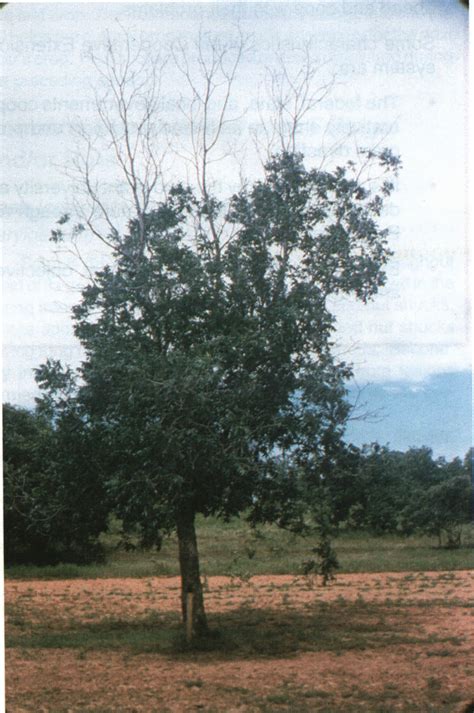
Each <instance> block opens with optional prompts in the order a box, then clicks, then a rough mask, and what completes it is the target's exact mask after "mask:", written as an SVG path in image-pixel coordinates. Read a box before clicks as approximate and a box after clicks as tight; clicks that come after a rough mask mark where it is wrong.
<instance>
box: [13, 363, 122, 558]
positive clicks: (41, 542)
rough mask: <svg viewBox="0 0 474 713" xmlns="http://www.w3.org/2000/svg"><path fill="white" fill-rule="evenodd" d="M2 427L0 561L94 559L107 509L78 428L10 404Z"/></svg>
mask: <svg viewBox="0 0 474 713" xmlns="http://www.w3.org/2000/svg"><path fill="white" fill-rule="evenodd" d="M50 366H52V365H50ZM3 426H4V429H3V444H4V448H3V457H4V471H3V472H4V523H5V561H6V563H7V564H40V565H41V564H57V563H58V562H79V563H84V562H89V561H91V560H93V559H97V558H99V557H100V556H101V548H100V545H99V543H98V537H99V535H100V533H101V532H103V531H104V530H105V529H106V525H107V515H108V504H107V502H106V499H105V494H104V490H103V485H102V481H101V479H100V478H99V477H98V473H97V469H96V468H95V466H94V464H93V463H91V451H90V450H89V449H88V448H87V442H86V440H85V438H84V433H83V429H82V427H81V426H80V427H78V423H77V422H75V420H74V419H73V418H72V417H71V415H69V417H68V418H67V419H66V418H60V419H58V420H56V422H55V423H52V422H51V421H50V420H49V418H48V417H47V415H46V413H35V412H32V411H28V410H27V409H21V408H17V407H14V406H11V405H9V404H4V406H3Z"/></svg>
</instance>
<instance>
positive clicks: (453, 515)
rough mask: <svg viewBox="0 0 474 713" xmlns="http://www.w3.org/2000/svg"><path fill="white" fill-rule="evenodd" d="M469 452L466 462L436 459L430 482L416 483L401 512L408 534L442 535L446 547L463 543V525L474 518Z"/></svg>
mask: <svg viewBox="0 0 474 713" xmlns="http://www.w3.org/2000/svg"><path fill="white" fill-rule="evenodd" d="M468 457H469V453H468V454H467V456H466V459H465V463H464V464H463V463H462V462H461V461H460V460H459V459H458V458H455V459H454V460H452V461H451V462H446V461H445V460H444V459H443V458H439V459H437V460H436V461H432V464H433V466H434V471H435V472H434V473H433V475H432V478H431V479H430V482H428V484H427V485H426V484H423V482H421V483H420V482H416V481H413V482H412V487H411V489H410V491H409V492H410V496H411V497H409V498H407V501H406V505H405V507H404V508H403V509H402V511H401V513H400V529H401V530H402V531H403V532H405V533H406V534H411V533H412V532H421V533H424V534H427V535H433V536H436V537H437V538H438V542H439V545H441V544H442V541H443V535H444V536H445V537H446V547H448V548H457V547H459V546H460V545H461V534H462V527H463V525H465V524H467V523H468V522H469V520H470V518H471V517H472V513H471V499H472V484H471V482H470V473H469V472H468V471H467V468H466V465H467V462H468Z"/></svg>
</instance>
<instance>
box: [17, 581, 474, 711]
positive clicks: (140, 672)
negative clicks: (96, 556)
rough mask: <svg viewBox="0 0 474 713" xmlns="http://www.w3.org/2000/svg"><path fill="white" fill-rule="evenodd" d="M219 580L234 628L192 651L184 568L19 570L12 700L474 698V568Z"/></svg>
mask: <svg viewBox="0 0 474 713" xmlns="http://www.w3.org/2000/svg"><path fill="white" fill-rule="evenodd" d="M205 586H206V589H207V592H206V604H207V610H208V616H209V620H210V624H211V626H212V625H213V624H214V625H216V626H217V627H218V628H219V629H220V628H224V630H225V631H226V632H227V634H226V635H227V636H228V639H224V643H223V644H222V645H221V647H220V648H217V649H214V650H207V651H183V650H182V649H179V648H176V647H175V648H173V644H172V645H171V648H170V647H169V646H168V648H167V645H166V641H168V643H169V640H170V639H169V636H168V639H166V637H165V639H163V636H164V635H165V634H166V632H168V635H170V632H171V633H173V632H174V633H173V636H175V637H176V635H177V634H176V632H177V627H178V619H179V580H178V579H177V578H174V577H168V578H163V577H157V578H146V579H103V580H101V579H96V580H64V581H22V582H20V581H10V582H6V584H5V605H6V633H7V649H6V698H7V711H9V712H11V713H20V712H21V711H35V712H37V713H41V712H43V711H44V712H48V713H49V712H51V713H53V712H55V713H56V712H58V713H59V712H60V711H61V712H66V711H71V712H72V711H74V712H75V711H96V712H99V711H100V712H101V713H107V712H108V711H110V712H112V711H117V712H120V713H122V712H124V713H125V712H127V713H132V712H133V711H137V712H138V711H150V712H151V711H158V712H160V713H161V712H163V713H181V711H183V712H184V711H204V712H205V713H212V712H214V711H215V712H226V713H237V712H239V713H257V712H262V711H263V712H267V713H268V712H269V711H294V712H295V713H299V712H300V711H301V712H307V711H326V712H327V713H331V712H333V711H334V712H336V711H338V712H339V711H343V712H347V713H348V712H349V711H359V712H363V711H367V712H368V711H379V712H380V713H384V712H389V711H405V712H406V713H412V712H415V711H432V712H433V713H443V712H446V713H448V712H457V711H462V710H463V706H464V705H465V704H466V703H467V702H468V701H470V700H471V699H473V698H474V642H473V639H474V636H473V634H474V608H473V604H474V573H473V572H469V571H457V572H444V573H443V572H431V573H430V572H428V573H426V572H425V573H419V574H418V573H396V574H395V573H394V574H390V573H384V574H367V575H339V576H338V577H337V579H336V581H335V582H334V583H332V584H331V585H330V586H328V587H325V588H323V587H321V586H319V585H318V583H317V582H316V580H314V579H310V578H309V579H308V578H306V577H299V578H297V577H291V576H270V577H253V578H252V579H250V580H248V581H242V580H239V579H229V578H228V577H212V578H210V579H209V581H206V582H205ZM124 632H125V633H124ZM120 637H122V638H120ZM160 637H161V638H160ZM229 637H230V638H229ZM155 638H156V640H157V641H161V644H160V646H161V648H160V646H155V647H154V646H153V641H154V639H155ZM163 641H164V644H163ZM150 642H151V644H150ZM162 644H163V645H162Z"/></svg>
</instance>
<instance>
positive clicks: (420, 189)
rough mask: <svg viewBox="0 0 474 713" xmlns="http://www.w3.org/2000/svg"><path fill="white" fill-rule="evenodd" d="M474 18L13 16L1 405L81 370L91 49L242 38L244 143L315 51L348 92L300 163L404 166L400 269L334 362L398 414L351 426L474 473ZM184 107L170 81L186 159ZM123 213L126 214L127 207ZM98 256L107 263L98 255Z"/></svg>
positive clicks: (360, 438)
mask: <svg viewBox="0 0 474 713" xmlns="http://www.w3.org/2000/svg"><path fill="white" fill-rule="evenodd" d="M467 16H468V13H467V11H466V10H465V8H464V7H463V6H462V4H461V3H460V2H456V0H452V1H450V0H441V1H439V2H438V1H436V0H430V1H429V2H426V1H420V0H397V1H396V2H393V1H392V2H378V1H371V2H359V1H358V0H341V1H339V0H326V1H323V2H309V3H245V2H242V3H224V2H214V3H206V4H201V3H186V4H181V3H172V4H165V3H135V4H126V3H124V4H114V3H107V4H105V3H77V4H76V3H71V4H42V3H39V4H15V3H13V4H10V5H8V6H7V7H6V9H4V10H3V11H1V13H0V23H1V26H0V27H1V29H0V32H1V37H0V39H1V45H2V48H3V52H2V57H3V68H2V69H3V72H2V74H3V108H2V138H1V141H2V145H1V146H2V148H1V150H2V162H1V166H2V168H1V169H0V172H1V175H0V183H1V184H2V186H1V196H2V198H1V200H2V215H3V220H2V244H3V264H2V275H3V343H4V348H3V371H4V382H3V400H4V401H9V402H11V403H15V404H19V405H22V406H31V405H33V403H34V397H35V395H36V394H37V391H36V386H35V383H34V378H33V371H32V370H33V368H34V367H35V366H38V365H39V364H40V363H42V362H44V361H45V359H46V358H48V357H52V358H60V359H61V360H63V361H65V362H66V363H70V364H72V365H75V364H77V363H78V362H79V361H80V357H81V353H80V348H79V346H78V344H77V342H76V341H75V339H74V336H73V334H72V327H71V320H70V307H71V305H72V304H74V303H75V302H76V301H77V299H78V294H77V292H74V290H71V289H70V288H69V287H67V286H65V285H64V284H63V282H62V281H61V280H60V279H58V277H57V276H56V275H55V274H54V273H53V272H52V268H51V266H52V259H53V254H52V245H51V243H50V242H49V241H48V236H49V233H50V230H51V228H52V227H54V224H55V222H56V221H57V219H58V218H59V216H60V215H61V214H63V213H64V212H66V211H67V210H68V209H69V208H70V205H71V202H72V199H73V198H74V195H73V194H74V190H75V189H74V187H73V186H72V184H71V181H70V180H69V179H68V178H67V175H65V169H66V168H67V165H68V162H69V161H70V159H71V156H72V154H73V151H74V142H75V134H74V127H75V126H77V125H78V123H79V122H80V123H82V124H84V125H85V126H86V127H87V128H88V129H89V130H90V131H92V132H93V131H94V130H95V127H97V119H96V115H95V111H94V105H93V89H94V87H97V81H98V80H97V76H96V74H95V73H94V70H93V67H92V66H91V63H90V61H89V59H88V54H89V50H90V48H91V46H92V48H93V49H94V50H96V51H100V48H101V47H102V46H103V43H104V38H105V33H106V32H107V31H109V32H110V33H111V35H112V36H113V37H116V36H119V35H120V32H121V30H120V26H122V27H125V28H127V31H128V32H129V33H130V34H131V35H132V36H133V37H136V38H138V37H141V38H142V39H143V38H144V39H145V41H147V42H149V44H150V47H153V48H158V49H160V50H162V51H166V47H167V46H168V45H169V43H170V42H172V41H173V40H176V39H181V40H183V41H184V42H186V43H191V42H192V41H193V39H194V38H195V37H196V36H197V33H198V32H199V30H200V29H201V31H203V32H210V33H212V34H213V35H214V36H217V37H219V38H220V39H221V40H226V41H231V40H232V39H234V38H235V36H236V27H237V25H238V26H239V27H240V29H241V31H242V32H243V33H244V34H245V35H248V36H250V38H251V47H250V49H249V52H248V54H247V55H246V56H245V57H244V60H243V62H242V64H241V67H240V74H239V75H238V78H237V80H236V83H235V87H234V89H235V93H234V95H233V102H234V104H233V106H232V111H234V112H236V115H237V114H238V113H239V112H240V110H241V109H243V110H245V114H244V117H243V118H242V119H241V121H240V122H238V123H237V124H236V125H234V126H236V128H235V129H234V130H233V133H232V132H230V133H229V136H228V139H229V141H233V142H234V143H236V144H237V143H238V142H240V140H241V138H242V137H245V136H246V135H247V133H246V132H247V131H248V129H249V125H250V124H252V123H255V121H256V120H257V118H258V117H257V113H256V108H255V107H256V96H257V95H256V91H257V89H258V86H259V84H260V81H261V80H262V77H263V75H264V70H265V66H268V65H271V63H272V62H273V54H274V51H275V49H276V48H277V47H279V48H280V50H281V51H282V52H283V54H284V56H285V60H286V61H287V62H288V63H289V66H290V68H291V67H295V66H297V62H298V61H299V60H298V57H299V56H300V54H299V52H300V50H301V47H302V44H303V43H304V42H306V41H309V42H310V46H311V52H312V56H314V59H315V61H316V62H317V63H319V64H320V65H321V71H320V76H321V81H324V79H325V78H326V79H327V78H328V77H332V76H334V77H335V85H334V88H333V90H332V92H331V93H330V94H329V95H328V96H327V97H326V98H325V100H324V101H323V102H322V103H321V104H319V105H318V106H317V107H315V109H314V110H313V112H312V113H310V114H309V115H308V116H307V117H306V123H305V124H304V126H303V129H302V133H301V136H300V144H299V146H300V147H301V149H302V150H303V152H304V154H305V157H306V161H307V163H308V164H311V162H313V163H314V162H317V161H318V160H319V157H320V154H321V151H322V150H323V149H324V148H326V147H327V146H328V145H331V143H334V142H337V141H339V143H340V147H339V151H338V154H340V157H341V159H347V158H351V154H352V153H353V152H354V150H355V146H356V144H357V145H359V146H362V147H370V146H373V145H375V144H377V143H379V142H382V144H383V145H388V146H390V147H391V148H392V149H393V150H394V151H395V152H396V153H399V154H400V155H401V157H402V161H403V170H402V172H401V174H400V177H399V179H398V180H397V183H396V191H395V193H394V195H393V197H392V198H391V200H390V202H389V204H388V206H387V210H386V212H385V214H384V220H383V223H384V225H386V226H388V227H389V229H390V246H391V248H392V250H393V251H394V256H393V258H392V259H391V261H390V264H389V266H388V268H387V284H386V286H385V287H384V288H382V290H381V291H380V293H379V294H378V295H377V296H376V299H375V300H374V301H373V302H372V303H370V304H368V305H362V304H360V303H356V302H355V301H354V300H352V299H349V298H345V299H338V300H337V301H336V302H335V303H334V309H335V312H336V315H337V321H338V331H337V342H336V351H337V352H338V353H341V354H344V358H345V359H348V360H349V361H351V362H353V364H354V374H355V379H356V382H357V384H358V385H359V386H362V387H365V388H364V392H363V393H364V398H365V400H366V401H367V402H368V410H369V411H370V410H375V409H379V408H380V409H382V411H383V414H384V416H383V418H380V419H375V420H374V421H371V420H370V419H369V420H366V421H359V422H354V423H352V424H350V426H349V430H348V436H350V437H351V438H352V440H353V441H354V442H356V443H358V444H361V443H363V442H370V441H375V440H379V441H380V442H382V443H387V442H389V443H390V444H391V445H393V447H397V448H400V449H405V448H408V447H410V446H421V445H428V446H431V447H432V448H433V450H434V452H435V454H438V455H446V456H447V457H453V456H455V455H463V454H464V452H465V451H467V449H468V447H469V446H470V443H471V410H472V406H471V394H470V374H471V371H470V369H471V353H470V297H469V259H470V256H469V243H468V235H467V217H466V211H467V199H466V176H467V173H466V171H467V169H466V160H465V155H466V148H467V139H466V131H467V106H466V105H467V87H466V76H467ZM176 91H179V81H178V80H177V77H176V75H174V74H173V72H172V70H171V69H169V70H167V72H166V77H165V82H164V93H165V97H166V98H167V99H169V101H168V102H167V103H166V105H165V107H167V108H165V109H164V112H165V114H166V118H167V119H168V121H170V122H171V123H173V124H174V128H175V131H176V133H177V135H178V136H180V135H182V136H183V141H184V140H185V133H186V131H185V127H184V125H182V120H181V119H179V118H178V112H177V111H176ZM180 122H181V123H180ZM349 133H350V138H347V139H345V138H344V137H346V136H347V135H348V134H349ZM341 137H342V138H341ZM238 147H239V151H241V155H242V156H244V157H245V162H244V165H245V166H246V167H247V168H248V170H249V171H250V172H251V173H252V171H254V170H255V166H254V164H253V163H252V161H253V159H254V156H253V153H254V152H252V145H251V143H249V142H247V143H245V140H244V139H242V142H241V143H238ZM338 154H336V155H335V158H339V155H338ZM105 165H106V164H105V163H104V166H105ZM104 171H105V173H104V176H107V171H108V169H107V168H104ZM66 172H67V170H66ZM237 173H238V171H237V170H236V166H232V165H230V164H226V165H225V166H224V165H223V164H221V165H219V164H217V165H216V169H215V175H214V180H215V181H216V184H220V185H223V186H226V187H227V186H228V187H229V188H232V177H233V176H236V175H237ZM110 175H112V174H110ZM108 198H109V199H110V198H112V207H113V208H116V209H117V211H120V210H122V211H123V206H121V205H120V198H119V196H118V194H117V196H114V195H112V196H110V195H109V196H108ZM114 200H115V205H114ZM84 250H85V254H87V255H88V257H90V259H91V260H92V259H97V256H96V255H95V254H94V247H93V245H92V243H91V242H90V241H89V243H87V244H85V245H84ZM98 259H99V262H100V258H98Z"/></svg>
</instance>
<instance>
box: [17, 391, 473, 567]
mask: <svg viewBox="0 0 474 713" xmlns="http://www.w3.org/2000/svg"><path fill="white" fill-rule="evenodd" d="M3 431H4V433H3V440H4V475H3V479H4V527H5V547H4V551H5V561H6V564H7V565H11V564H22V563H24V564H39V565H46V564H55V563H59V562H74V563H80V564H81V563H87V562H91V561H99V560H100V559H101V558H102V557H103V551H102V548H101V545H100V540H99V537H100V535H101V533H103V532H105V531H106V529H107V522H108V516H109V514H110V513H111V512H112V511H113V504H112V502H111V499H110V498H109V497H108V492H107V490H106V487H105V482H106V481H105V478H104V477H103V475H104V474H103V473H102V471H101V468H102V466H101V462H103V460H104V459H103V457H102V456H103V454H101V453H100V441H99V440H98V439H97V438H95V436H94V433H93V431H92V430H88V429H85V428H84V425H83V423H82V422H81V420H80V417H79V415H78V414H74V412H71V410H70V409H68V410H67V411H65V412H64V413H63V414H62V415H59V416H58V415H57V414H56V418H55V419H54V420H52V419H51V418H49V417H48V415H47V413H45V412H43V411H42V410H41V409H37V410H36V411H30V410H27V409H23V408H19V407H16V406H12V405H10V404H4V406H3ZM472 455H473V451H472V449H471V450H470V451H469V452H468V453H467V454H466V456H465V458H464V461H461V460H460V459H459V458H455V459H454V460H452V461H447V460H446V459H444V458H434V457H433V453H432V451H431V450H430V449H429V448H411V449H409V450H408V451H406V452H400V451H396V450H391V449H390V448H388V447H387V446H380V445H378V444H372V445H370V446H364V447H363V448H357V447H355V446H353V445H348V446H346V447H344V448H343V449H342V450H341V452H340V454H339V455H338V456H337V457H336V458H334V460H333V463H332V466H331V467H326V474H325V477H324V482H323V483H322V486H321V487H322V490H324V493H325V500H324V506H325V507H328V509H329V513H330V519H331V522H332V523H335V524H336V526H339V527H343V528H347V529H351V530H363V531H366V532H370V533H372V534H374V535H383V534H387V533H399V534H403V535H411V534H415V533H422V534H427V535H430V536H435V537H437V538H438V541H439V544H440V545H444V546H446V547H459V546H460V544H461V536H462V528H463V526H464V525H466V524H467V523H468V522H469V521H470V519H471V517H472V514H471V503H472V485H471V468H472ZM263 519H265V517H263ZM271 519H275V518H271ZM282 524H285V523H284V522H283V523H282Z"/></svg>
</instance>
